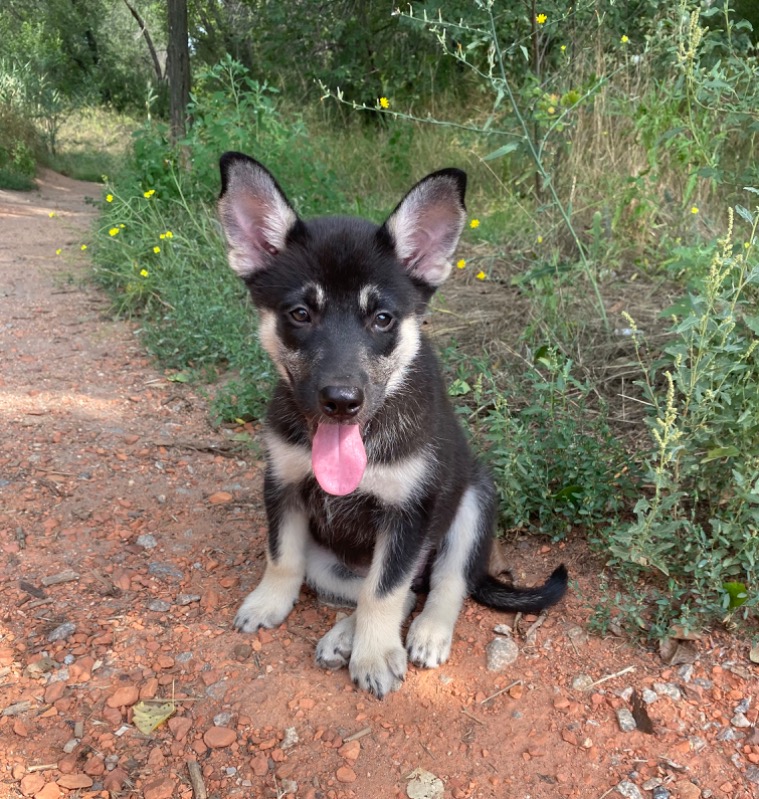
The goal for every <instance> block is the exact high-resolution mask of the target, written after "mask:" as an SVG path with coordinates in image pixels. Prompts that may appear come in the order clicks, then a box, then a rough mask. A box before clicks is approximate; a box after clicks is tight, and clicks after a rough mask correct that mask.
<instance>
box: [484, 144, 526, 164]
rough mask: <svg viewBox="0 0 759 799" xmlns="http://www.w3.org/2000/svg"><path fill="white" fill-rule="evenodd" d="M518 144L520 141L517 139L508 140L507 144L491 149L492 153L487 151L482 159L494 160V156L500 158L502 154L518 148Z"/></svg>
mask: <svg viewBox="0 0 759 799" xmlns="http://www.w3.org/2000/svg"><path fill="white" fill-rule="evenodd" d="M519 144H520V143H519V142H518V141H510V142H509V143H508V144H504V145H503V147H499V148H498V149H497V150H493V152H492V153H488V154H487V155H486V156H485V157H484V158H483V159H482V160H483V161H495V159H496V158H502V157H503V156H504V155H508V154H509V153H513V152H514V150H518V149H519Z"/></svg>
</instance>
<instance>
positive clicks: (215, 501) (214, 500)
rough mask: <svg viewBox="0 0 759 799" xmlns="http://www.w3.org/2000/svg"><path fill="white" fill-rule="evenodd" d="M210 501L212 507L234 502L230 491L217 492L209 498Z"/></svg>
mask: <svg viewBox="0 0 759 799" xmlns="http://www.w3.org/2000/svg"><path fill="white" fill-rule="evenodd" d="M208 501H209V502H210V503H211V504H212V505H225V504H226V503H227V502H231V501H232V495H231V494H230V493H229V491H217V492H216V493H215V494H211V496H210V497H208Z"/></svg>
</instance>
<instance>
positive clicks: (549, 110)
mask: <svg viewBox="0 0 759 799" xmlns="http://www.w3.org/2000/svg"><path fill="white" fill-rule="evenodd" d="M548 113H549V114H555V113H556V109H555V108H554V107H553V106H552V105H549V106H548Z"/></svg>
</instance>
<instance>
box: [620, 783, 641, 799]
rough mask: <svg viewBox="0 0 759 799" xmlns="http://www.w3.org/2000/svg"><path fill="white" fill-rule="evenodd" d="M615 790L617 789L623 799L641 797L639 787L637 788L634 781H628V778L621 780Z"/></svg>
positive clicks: (637, 798)
mask: <svg viewBox="0 0 759 799" xmlns="http://www.w3.org/2000/svg"><path fill="white" fill-rule="evenodd" d="M617 791H619V793H621V794H622V796H624V797H625V799H643V794H642V793H641V792H640V788H638V786H637V785H636V784H635V783H634V782H630V780H622V782H620V783H619V785H617Z"/></svg>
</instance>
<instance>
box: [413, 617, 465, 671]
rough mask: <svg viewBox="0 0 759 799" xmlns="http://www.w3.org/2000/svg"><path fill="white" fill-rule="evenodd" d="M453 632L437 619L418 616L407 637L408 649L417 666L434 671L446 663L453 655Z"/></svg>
mask: <svg viewBox="0 0 759 799" xmlns="http://www.w3.org/2000/svg"><path fill="white" fill-rule="evenodd" d="M452 639H453V630H451V628H450V627H449V625H447V624H442V623H441V622H439V621H438V620H436V619H429V618H426V619H425V617H424V613H422V614H421V615H420V616H417V617H416V618H415V619H414V621H413V622H412V624H411V627H409V631H408V635H407V636H406V649H407V650H408V654H409V658H410V659H411V662H412V663H413V664H414V665H415V666H421V667H422V668H425V669H434V668H436V667H437V666H440V665H441V664H443V663H445V662H446V660H448V657H449V656H450V654H451V642H452Z"/></svg>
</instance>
